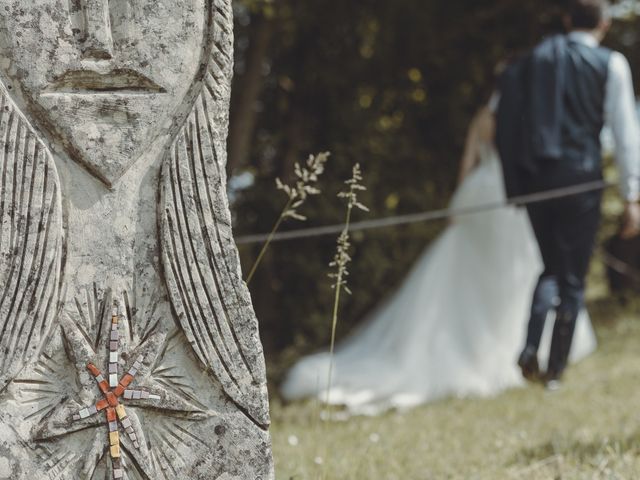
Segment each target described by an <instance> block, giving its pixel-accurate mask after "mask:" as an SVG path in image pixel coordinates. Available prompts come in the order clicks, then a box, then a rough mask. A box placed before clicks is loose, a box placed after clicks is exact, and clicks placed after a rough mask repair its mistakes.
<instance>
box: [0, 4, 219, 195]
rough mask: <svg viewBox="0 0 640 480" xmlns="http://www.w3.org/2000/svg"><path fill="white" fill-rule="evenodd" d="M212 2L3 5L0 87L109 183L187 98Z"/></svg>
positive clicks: (57, 141)
mask: <svg viewBox="0 0 640 480" xmlns="http://www.w3.org/2000/svg"><path fill="white" fill-rule="evenodd" d="M207 4H208V0H28V1H25V0H0V79H1V80H2V82H3V83H4V84H5V85H6V87H7V89H8V90H9V93H10V95H11V96H12V97H13V98H14V99H15V101H16V102H17V103H18V104H19V105H20V106H21V109H23V111H24V112H25V113H27V114H28V116H29V119H30V120H31V121H32V122H33V123H34V124H35V126H37V127H38V128H39V129H40V130H42V131H44V132H45V133H46V134H47V135H48V136H50V138H51V140H52V143H54V144H58V145H61V146H62V147H63V148H64V150H65V151H66V152H67V153H68V154H69V155H70V157H71V158H72V159H74V160H75V161H77V162H79V163H81V164H83V165H84V166H85V167H86V168H87V169H88V170H89V171H91V172H92V173H93V174H94V175H95V176H96V177H98V178H100V179H101V180H102V181H103V182H105V183H106V184H108V185H111V184H113V183H115V182H116V181H117V180H118V179H119V178H120V177H121V176H122V174H123V173H124V172H125V171H126V170H127V169H128V167H130V166H131V165H132V164H133V163H134V162H135V161H136V160H137V159H138V158H139V157H140V155H141V154H142V153H144V152H145V151H146V150H148V148H149V146H150V144H151V142H152V141H153V140H154V139H155V138H156V137H157V135H158V134H159V133H160V132H162V131H163V130H165V129H166V128H167V126H168V125H170V124H171V121H172V119H173V118H174V117H175V116H176V115H177V114H178V112H179V111H180V107H181V105H182V104H183V103H184V102H185V100H186V98H187V97H188V96H189V91H190V89H191V88H192V86H193V85H194V83H195V81H196V79H197V77H198V73H199V71H200V65H201V63H202V61H203V58H204V56H205V55H206V51H205V50H206V45H205V44H206V43H207V42H206V37H207V30H208V6H207Z"/></svg>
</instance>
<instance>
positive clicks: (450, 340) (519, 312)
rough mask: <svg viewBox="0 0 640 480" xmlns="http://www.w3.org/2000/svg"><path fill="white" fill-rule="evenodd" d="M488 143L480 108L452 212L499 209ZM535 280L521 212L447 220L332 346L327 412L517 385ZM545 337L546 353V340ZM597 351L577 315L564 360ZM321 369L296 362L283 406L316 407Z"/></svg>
mask: <svg viewBox="0 0 640 480" xmlns="http://www.w3.org/2000/svg"><path fill="white" fill-rule="evenodd" d="M493 136H494V117H493V113H492V108H491V106H487V107H485V108H484V109H483V110H481V111H480V112H479V113H478V114H477V115H476V117H475V119H474V121H473V122H472V124H471V127H470V128H469V133H468V136H467V142H466V148H465V153H464V155H463V159H462V162H461V169H460V184H459V187H458V189H457V191H456V193H455V195H454V197H453V200H452V202H451V207H452V208H454V209H455V208H460V207H469V206H477V205H483V204H493V203H496V202H500V201H503V200H504V199H505V192H504V186H503V180H502V171H501V166H500V162H499V159H498V156H497V153H496V151H495V149H494V147H493ZM540 271H541V260H540V258H539V252H538V248H537V245H536V243H535V239H534V236H533V233H532V231H531V227H530V225H529V221H528V218H527V214H526V212H525V211H524V210H521V209H516V208H515V207H506V208H502V209H498V210H490V211H485V212H483V213H480V214H468V215H461V216H459V217H457V218H455V219H453V220H452V221H451V223H450V225H449V226H448V227H447V229H446V230H445V231H444V232H443V233H442V235H441V236H440V237H439V238H438V239H437V240H436V241H435V242H434V243H433V245H431V246H430V247H429V248H428V249H427V250H426V251H425V252H424V253H423V254H422V256H421V257H420V258H419V259H418V260H417V262H416V264H415V265H414V267H413V269H412V271H411V272H410V273H409V275H408V276H407V278H406V279H405V280H404V283H403V284H402V285H401V287H400V288H399V289H398V290H397V292H396V293H395V294H394V295H392V296H391V297H390V298H389V299H388V300H387V301H386V302H385V303H383V304H382V305H381V306H380V307H379V308H378V309H377V310H376V311H375V312H374V313H373V314H372V315H371V316H370V317H369V318H368V319H367V320H365V322H364V323H363V325H362V327H360V329H359V330H357V331H356V332H355V333H354V334H353V335H351V337H349V338H347V339H346V340H345V341H344V342H343V343H342V344H339V345H338V346H337V348H336V354H335V357H334V360H333V361H334V368H333V376H332V382H331V394H330V401H331V403H334V404H339V405H343V406H345V407H346V408H347V409H348V410H349V411H350V412H351V413H354V414H376V413H379V412H381V411H384V410H386V409H389V408H399V409H404V408H410V407H414V406H416V405H419V404H422V403H425V402H429V401H433V400H436V399H440V398H443V397H447V396H452V395H455V396H467V395H481V396H487V395H495V394H497V393H499V392H501V391H503V390H505V389H507V388H510V387H515V386H519V385H521V384H522V383H523V380H522V377H521V375H520V372H519V369H518V367H517V365H516V361H517V358H518V353H519V352H520V349H521V347H522V345H523V343H524V337H523V332H525V331H526V322H527V318H528V313H529V311H528V309H529V306H530V301H531V295H532V292H533V289H534V287H535V284H536V281H537V278H538V274H539V273H540ZM545 337H546V340H545V339H543V342H544V341H546V342H547V343H548V342H549V341H550V332H549V331H546V333H545ZM595 347H596V340H595V335H594V333H593V329H592V327H591V323H590V321H589V318H588V315H586V314H583V315H582V316H581V319H580V320H579V322H578V326H577V330H576V336H575V340H574V342H573V348H572V354H571V358H572V360H573V361H577V360H579V359H581V358H584V357H585V356H587V355H589V354H590V353H591V352H592V351H593V350H594V349H595ZM540 351H541V352H544V351H548V348H541V349H540ZM329 362H330V359H329V355H328V353H318V354H315V355H311V356H309V357H306V358H303V359H302V360H300V361H299V362H298V363H297V364H296V365H294V367H293V368H292V369H291V370H290V371H289V373H288V375H287V377H286V379H285V382H284V383H283V385H282V387H281V392H282V395H283V397H284V398H285V399H286V400H299V399H303V398H307V397H312V396H320V398H321V399H323V400H324V399H325V396H326V389H327V380H328V370H329ZM542 362H543V363H544V359H542Z"/></svg>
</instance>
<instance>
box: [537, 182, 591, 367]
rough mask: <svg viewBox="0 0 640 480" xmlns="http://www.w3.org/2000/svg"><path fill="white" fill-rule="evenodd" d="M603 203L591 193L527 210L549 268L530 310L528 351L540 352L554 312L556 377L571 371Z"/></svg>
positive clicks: (551, 360) (552, 353)
mask: <svg viewBox="0 0 640 480" xmlns="http://www.w3.org/2000/svg"><path fill="white" fill-rule="evenodd" d="M600 200H601V194H600V192H589V193H582V194H580V195H575V196H571V197H566V198H561V199H556V200H550V201H547V202H542V203H537V204H532V205H529V206H528V207H527V210H528V212H529V217H530V219H531V225H532V227H533V230H534V232H535V235H536V238H537V240H538V245H539V247H540V253H541V255H542V259H543V262H544V271H543V273H542V275H541V276H540V279H539V281H538V285H537V287H536V290H535V293H534V299H533V304H532V307H531V317H530V321H529V327H528V332H527V345H528V346H533V347H535V349H536V350H537V349H538V348H539V346H540V339H541V336H542V331H543V329H544V325H545V321H546V319H547V316H548V315H549V312H550V311H552V310H554V309H555V310H556V322H555V325H554V333H553V337H552V338H553V339H552V346H551V351H550V357H549V367H548V370H549V373H550V374H551V375H554V374H555V375H559V374H561V373H562V371H563V370H564V368H565V367H566V362H567V358H568V356H569V351H570V348H571V341H572V338H573V333H574V329H575V325H576V320H577V318H578V314H579V312H580V310H581V309H582V308H583V306H584V288H585V277H586V274H587V271H588V268H589V261H590V259H591V255H592V252H593V246H594V243H595V237H596V233H597V230H598V226H599V223H600Z"/></svg>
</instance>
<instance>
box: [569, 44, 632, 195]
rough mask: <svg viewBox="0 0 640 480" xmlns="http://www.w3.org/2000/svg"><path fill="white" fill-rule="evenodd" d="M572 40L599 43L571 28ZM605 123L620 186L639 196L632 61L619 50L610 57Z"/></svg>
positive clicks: (593, 45) (623, 191)
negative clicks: (609, 134) (611, 143)
mask: <svg viewBox="0 0 640 480" xmlns="http://www.w3.org/2000/svg"><path fill="white" fill-rule="evenodd" d="M569 40H572V41H574V42H576V43H582V44H584V45H587V46H590V47H594V48H595V47H597V46H598V40H597V39H596V37H594V36H593V35H592V34H590V33H588V32H571V33H569ZM604 115H605V123H606V125H607V126H608V127H609V128H610V129H611V132H612V133H613V139H614V142H615V147H616V150H615V157H616V163H617V164H618V168H619V170H620V190H621V192H622V195H623V197H624V198H625V199H626V200H629V201H636V200H639V199H640V124H639V121H638V113H637V110H636V97H635V93H634V91H633V79H632V76H631V68H630V67H629V62H628V61H627V59H626V58H625V56H624V55H622V54H621V53H619V52H613V53H612V54H611V59H610V60H609V73H608V77H607V84H606V92H605V104H604Z"/></svg>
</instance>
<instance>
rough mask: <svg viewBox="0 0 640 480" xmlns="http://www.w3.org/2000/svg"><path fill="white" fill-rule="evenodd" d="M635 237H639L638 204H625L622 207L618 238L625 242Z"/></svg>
mask: <svg viewBox="0 0 640 480" xmlns="http://www.w3.org/2000/svg"><path fill="white" fill-rule="evenodd" d="M637 235H640V204H639V203H638V202H627V203H626V205H625V207H624V215H623V220H622V231H621V232H620V236H621V237H622V238H623V239H625V240H626V239H629V238H633V237H635V236H637Z"/></svg>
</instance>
